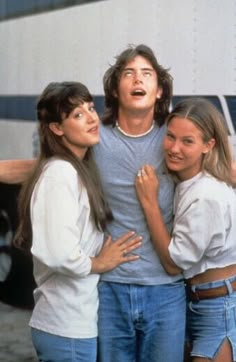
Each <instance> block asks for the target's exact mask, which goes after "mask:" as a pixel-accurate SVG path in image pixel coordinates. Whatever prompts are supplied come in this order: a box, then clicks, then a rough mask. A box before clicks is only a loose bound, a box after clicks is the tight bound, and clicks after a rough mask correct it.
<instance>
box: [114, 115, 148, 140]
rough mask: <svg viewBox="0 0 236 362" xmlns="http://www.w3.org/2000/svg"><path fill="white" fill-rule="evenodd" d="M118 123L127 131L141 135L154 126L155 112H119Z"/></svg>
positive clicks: (133, 134) (132, 134)
mask: <svg viewBox="0 0 236 362" xmlns="http://www.w3.org/2000/svg"><path fill="white" fill-rule="evenodd" d="M117 125H118V126H119V127H120V129H121V130H122V131H124V132H125V133H127V134H129V135H131V136H139V135H142V134H143V133H146V132H148V131H149V130H150V128H151V127H152V126H153V113H151V114H144V115H140V114H139V115H134V114H127V113H126V114H124V113H123V112H119V114H118V120H117Z"/></svg>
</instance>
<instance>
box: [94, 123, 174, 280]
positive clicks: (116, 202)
mask: <svg viewBox="0 0 236 362" xmlns="http://www.w3.org/2000/svg"><path fill="white" fill-rule="evenodd" d="M164 134H165V126H163V127H161V128H159V127H158V126H155V127H154V128H153V130H152V131H151V132H150V133H149V134H147V135H145V136H141V137H137V138H132V137H127V136H125V135H123V134H122V133H120V131H119V130H118V129H117V128H116V127H115V128H114V127H112V126H101V129H100V143H99V144H98V145H96V146H94V148H93V150H94V157H95V160H96V163H97V165H98V168H99V170H100V174H101V179H102V184H103V188H104V192H105V194H106V198H107V200H108V203H109V205H110V207H111V210H112V212H113V216H114V221H113V222H112V223H110V224H109V225H108V229H107V232H108V234H110V235H112V238H113V239H116V238H117V237H119V236H121V235H122V234H124V233H125V232H127V231H130V230H134V231H136V233H137V234H138V235H141V236H142V237H143V240H142V246H141V248H139V249H137V250H136V251H135V254H138V255H140V259H139V260H138V261H134V262H130V263H125V264H122V265H120V266H119V267H117V268H115V269H114V270H112V271H110V272H108V273H105V274H103V275H102V277H101V278H102V280H106V281H113V282H118V283H128V284H142V285H157V284H164V283H169V282H172V281H174V280H177V279H179V278H180V276H179V275H177V276H170V275H168V274H167V273H166V272H165V270H164V268H163V267H162V265H161V263H160V260H159V257H158V255H157V253H156V251H155V250H154V248H153V245H152V241H151V240H150V234H149V231H148V227H147V223H146V220H145V216H144V213H143V211H142V208H141V206H140V203H139V201H138V199H137V196H136V190H135V185H134V182H135V177H136V175H137V172H138V170H139V168H140V167H141V166H143V165H144V164H150V165H152V166H154V167H155V169H156V171H157V174H158V177H159V180H160V191H159V203H160V206H161V210H162V213H163V218H164V221H165V223H166V225H167V226H168V228H169V230H170V228H171V226H172V218H173V213H172V206H173V194H174V184H173V181H172V180H171V178H170V176H168V175H166V174H164V167H163V152H162V141H163V137H164Z"/></svg>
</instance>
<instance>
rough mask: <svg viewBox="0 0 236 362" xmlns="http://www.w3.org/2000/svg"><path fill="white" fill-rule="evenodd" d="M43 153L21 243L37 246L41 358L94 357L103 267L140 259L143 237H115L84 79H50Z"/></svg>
mask: <svg viewBox="0 0 236 362" xmlns="http://www.w3.org/2000/svg"><path fill="white" fill-rule="evenodd" d="M37 114H38V120H39V137H40V155H39V158H38V160H37V162H36V165H35V166H34V169H33V172H32V173H31V175H30V177H29V178H28V179H27V181H26V182H25V184H24V185H23V188H22V190H21V193H20V199H19V220H20V222H19V227H18V230H17V232H16V236H15V244H16V245H18V246H19V247H22V248H24V249H25V250H28V251H29V250H31V252H32V255H33V264H34V277H35V281H36V284H37V288H36V289H35V291H34V298H35V307H34V310H33V314H32V318H31V320H30V326H31V330H32V339H33V344H34V347H35V349H36V352H37V355H38V358H39V360H40V361H52V362H53V361H54V362H59V361H71V362H72V361H80V362H85V361H86V362H95V361H96V348H97V340H96V337H97V309H98V293H97V283H98V280H99V273H103V272H105V271H108V270H111V269H113V268H115V267H116V266H117V265H119V264H122V263H125V262H128V261H132V260H136V259H137V258H138V257H137V256H135V255H132V254H127V253H130V252H131V251H132V250H134V249H135V248H136V247H138V246H140V237H134V232H129V233H127V234H125V235H124V236H122V237H120V238H119V239H117V240H116V241H115V242H112V241H111V238H110V237H108V238H107V240H106V241H105V243H104V245H103V240H104V234H103V231H104V228H105V226H106V223H107V222H109V220H111V219H112V214H111V212H110V210H109V208H108V206H107V204H106V201H105V199H104V197H103V192H102V188H101V185H100V181H99V177H98V173H97V170H96V166H95V163H94V161H93V159H92V156H91V150H90V147H91V146H93V145H95V144H96V143H98V141H99V118H98V115H97V112H96V111H95V108H94V104H93V99H92V96H91V95H90V93H89V91H88V89H87V88H86V87H85V86H84V85H83V84H81V83H77V82H63V83H51V84H49V85H48V86H47V87H46V89H45V90H44V91H43V93H42V95H41V97H40V99H39V101H38V105H37Z"/></svg>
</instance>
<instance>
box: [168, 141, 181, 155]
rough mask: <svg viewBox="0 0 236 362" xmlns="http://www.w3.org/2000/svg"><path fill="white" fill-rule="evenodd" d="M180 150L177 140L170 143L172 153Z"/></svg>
mask: <svg viewBox="0 0 236 362" xmlns="http://www.w3.org/2000/svg"><path fill="white" fill-rule="evenodd" d="M179 150H180V144H179V142H178V141H177V140H175V141H174V142H172V143H171V146H170V151H171V152H173V153H178V152H179Z"/></svg>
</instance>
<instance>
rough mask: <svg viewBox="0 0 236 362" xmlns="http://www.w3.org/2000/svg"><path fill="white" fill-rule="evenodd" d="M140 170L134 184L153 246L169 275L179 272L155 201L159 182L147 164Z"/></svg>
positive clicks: (169, 238) (168, 235) (167, 233)
mask: <svg viewBox="0 0 236 362" xmlns="http://www.w3.org/2000/svg"><path fill="white" fill-rule="evenodd" d="M142 170H143V175H142V176H137V177H136V181H135V186H136V190H137V194H138V198H139V201H140V203H141V205H142V207H143V210H144V214H145V216H146V220H147V223H148V227H149V230H150V233H151V236H152V241H153V244H154V247H155V249H156V250H157V253H158V255H159V257H160V259H161V262H162V265H163V267H164V268H165V270H166V271H167V273H168V274H171V275H176V274H179V273H180V272H181V269H180V268H179V267H178V266H177V265H176V264H175V263H174V262H173V260H172V259H171V257H170V254H169V251H168V247H169V244H170V240H171V236H170V234H169V232H168V230H167V228H166V226H165V223H164V221H163V218H162V214H161V210H160V206H159V204H158V201H157V193H158V189H159V183H158V179H157V177H156V174H155V170H154V169H153V167H151V166H148V165H146V166H144V167H143V169H142Z"/></svg>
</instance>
